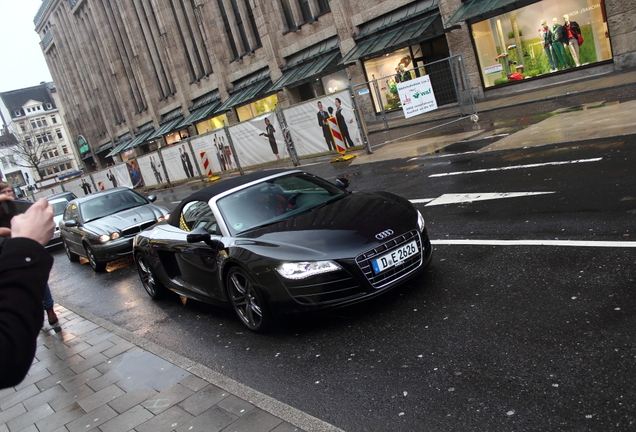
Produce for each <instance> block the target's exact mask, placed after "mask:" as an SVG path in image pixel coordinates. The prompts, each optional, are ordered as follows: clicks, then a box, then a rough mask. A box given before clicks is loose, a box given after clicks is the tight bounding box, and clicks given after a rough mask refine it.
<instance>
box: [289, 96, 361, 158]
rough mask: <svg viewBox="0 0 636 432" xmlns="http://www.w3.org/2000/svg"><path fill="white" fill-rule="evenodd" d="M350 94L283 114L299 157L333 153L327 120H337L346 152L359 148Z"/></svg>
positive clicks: (299, 106)
mask: <svg viewBox="0 0 636 432" xmlns="http://www.w3.org/2000/svg"><path fill="white" fill-rule="evenodd" d="M352 106H353V104H352V101H351V97H350V96H349V92H347V91H343V92H339V93H333V94H330V95H328V96H323V97H321V98H320V99H318V100H313V101H311V102H307V103H304V104H301V105H297V106H294V107H292V108H288V109H286V110H285V111H284V113H285V121H286V122H287V126H288V127H289V130H290V132H291V136H292V139H293V140H294V145H295V147H296V152H297V153H298V156H308V155H313V154H316V153H325V152H328V151H332V150H336V147H335V143H334V139H333V133H332V131H331V128H330V127H329V121H328V120H327V119H328V118H329V117H334V118H335V119H336V122H337V125H338V126H339V129H340V133H341V135H342V141H343V142H344V144H345V147H346V148H350V147H354V146H359V145H362V140H361V139H360V132H359V129H358V122H357V121H356V118H355V116H354V114H353V109H352Z"/></svg>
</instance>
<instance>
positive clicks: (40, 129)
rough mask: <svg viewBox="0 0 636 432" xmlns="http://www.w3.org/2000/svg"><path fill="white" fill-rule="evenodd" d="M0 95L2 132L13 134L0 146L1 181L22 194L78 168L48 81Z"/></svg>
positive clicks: (56, 179)
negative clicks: (3, 180) (0, 102)
mask: <svg viewBox="0 0 636 432" xmlns="http://www.w3.org/2000/svg"><path fill="white" fill-rule="evenodd" d="M0 99H1V100H2V106H0V109H1V110H2V113H3V115H2V119H3V122H4V123H5V124H4V125H3V130H4V131H5V134H4V135H5V136H13V137H15V138H14V139H13V140H6V141H5V142H3V145H2V146H0V167H1V170H2V174H3V176H4V178H5V181H7V182H9V183H11V184H12V185H14V188H18V189H19V191H21V193H22V194H23V195H24V194H26V193H27V191H28V190H30V189H33V188H34V187H35V188H40V187H42V186H47V185H52V184H56V183H57V182H59V181H60V179H64V178H65V177H66V176H69V175H73V174H74V173H77V172H78V171H80V170H81V168H80V164H79V162H78V158H76V153H77V152H78V151H79V149H78V148H77V146H76V145H75V144H74V142H73V140H72V139H71V138H70V136H69V134H68V131H67V130H66V128H65V126H64V123H63V114H62V111H61V110H60V109H59V108H58V102H57V90H56V88H55V86H54V84H53V83H52V82H49V83H41V84H39V85H37V86H33V87H28V88H24V89H18V90H12V91H8V92H3V93H0ZM84 150H85V151H88V147H85V148H84ZM16 190H17V189H16Z"/></svg>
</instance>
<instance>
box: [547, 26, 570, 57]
mask: <svg viewBox="0 0 636 432" xmlns="http://www.w3.org/2000/svg"><path fill="white" fill-rule="evenodd" d="M550 32H551V33H552V51H553V53H554V54H555V57H556V59H557V60H558V63H560V64H561V65H562V66H563V69H565V68H567V67H568V61H567V57H566V55H565V49H564V48H563V47H564V46H565V45H567V44H568V32H567V30H565V29H564V28H563V26H562V25H561V24H559V21H558V20H557V19H556V18H552V28H551V29H550Z"/></svg>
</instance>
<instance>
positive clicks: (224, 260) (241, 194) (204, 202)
mask: <svg viewBox="0 0 636 432" xmlns="http://www.w3.org/2000/svg"><path fill="white" fill-rule="evenodd" d="M336 183H337V184H334V183H331V182H328V181H326V180H324V179H321V178H319V177H316V176H314V175H312V174H309V173H306V172H303V171H299V170H274V171H263V172H257V173H251V174H247V175H244V176H237V177H233V178H229V179H226V180H222V181H220V182H219V183H216V184H213V185H211V186H208V187H206V188H203V189H201V190H199V191H196V192H194V193H193V194H192V195H190V196H189V197H187V198H185V199H184V200H183V201H181V203H180V204H179V205H177V207H176V208H175V210H173V211H172V212H171V214H170V218H169V219H168V220H167V221H166V222H164V223H160V224H157V225H155V226H154V227H152V228H150V229H147V230H145V231H143V232H142V233H140V234H139V235H137V236H136V237H135V242H134V245H133V254H134V260H135V263H136V266H137V270H138V272H139V276H140V278H141V282H142V284H143V287H144V288H145V290H146V291H147V293H148V294H149V295H150V296H151V297H152V298H158V297H160V296H161V295H162V294H164V293H165V292H166V291H167V290H171V291H173V292H176V293H177V294H179V295H181V296H183V297H186V298H191V299H195V300H198V301H202V302H207V303H213V304H220V305H226V306H231V307H232V308H233V309H234V311H235V312H236V314H237V315H238V317H239V319H240V321H241V322H242V323H243V324H244V325H245V326H247V327H248V328H249V329H250V330H253V331H257V332H262V331H266V330H267V329H268V328H269V327H270V325H271V324H272V323H273V321H274V319H275V318H276V316H277V315H279V314H286V313H297V312H303V311H312V310H318V309H323V308H333V307H340V306H345V305H350V304H353V303H357V302H361V301H363V300H367V299H370V298H372V297H375V296H378V295H380V294H382V293H384V292H386V291H388V290H390V289H391V288H394V287H395V286H397V285H398V284H400V283H402V282H404V281H405V280H407V279H408V278H410V277H412V276H414V275H416V274H417V273H418V272H419V271H421V270H422V269H424V268H425V267H427V266H428V265H429V263H430V261H431V254H432V248H431V243H430V241H429V238H428V234H427V230H426V226H425V223H424V219H423V217H422V215H421V214H420V212H419V211H418V210H416V209H415V208H414V207H413V205H412V204H411V203H410V202H409V201H408V200H406V199H404V198H401V197H399V196H397V195H394V194H392V193H388V192H374V193H362V192H356V193H353V192H349V191H347V189H346V188H347V187H348V183H349V182H348V180H347V179H338V180H337V181H336Z"/></svg>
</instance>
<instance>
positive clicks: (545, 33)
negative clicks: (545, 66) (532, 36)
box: [539, 20, 558, 72]
mask: <svg viewBox="0 0 636 432" xmlns="http://www.w3.org/2000/svg"><path fill="white" fill-rule="evenodd" d="M539 36H540V37H541V40H542V41H543V49H544V50H545V55H546V56H547V57H548V63H549V64H550V72H555V71H557V70H558V68H557V62H556V58H555V57H556V56H555V55H554V53H553V52H552V42H553V39H552V32H550V27H548V23H547V22H546V20H541V28H540V29H539Z"/></svg>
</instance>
